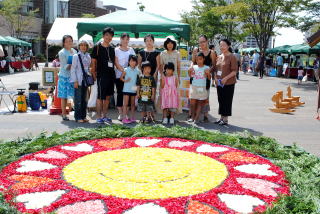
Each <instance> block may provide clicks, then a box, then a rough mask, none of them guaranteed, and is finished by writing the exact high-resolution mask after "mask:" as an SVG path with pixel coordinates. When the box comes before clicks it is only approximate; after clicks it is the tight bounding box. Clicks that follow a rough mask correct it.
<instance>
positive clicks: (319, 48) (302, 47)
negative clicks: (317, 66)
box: [289, 44, 320, 54]
mask: <svg viewBox="0 0 320 214" xmlns="http://www.w3.org/2000/svg"><path fill="white" fill-rule="evenodd" d="M289 53H290V54H314V53H320V44H318V45H315V46H314V47H312V48H310V46H309V45H308V44H299V45H293V46H292V47H291V48H290V49H289Z"/></svg>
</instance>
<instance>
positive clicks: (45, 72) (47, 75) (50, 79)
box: [42, 67, 59, 86]
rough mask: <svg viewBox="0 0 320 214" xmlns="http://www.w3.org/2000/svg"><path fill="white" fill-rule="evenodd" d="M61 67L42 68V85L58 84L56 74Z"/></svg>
mask: <svg viewBox="0 0 320 214" xmlns="http://www.w3.org/2000/svg"><path fill="white" fill-rule="evenodd" d="M58 72H59V68H48V67H44V68H43V69H42V85H43V86H56V76H57V75H58Z"/></svg>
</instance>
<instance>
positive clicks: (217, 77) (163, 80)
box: [57, 28, 239, 125]
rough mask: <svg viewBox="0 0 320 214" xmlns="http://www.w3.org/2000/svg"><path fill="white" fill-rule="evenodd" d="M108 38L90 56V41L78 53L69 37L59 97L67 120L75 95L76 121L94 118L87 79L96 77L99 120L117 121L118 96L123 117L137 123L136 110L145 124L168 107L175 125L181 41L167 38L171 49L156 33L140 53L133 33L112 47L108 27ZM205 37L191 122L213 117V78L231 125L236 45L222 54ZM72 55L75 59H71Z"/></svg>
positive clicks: (195, 63) (197, 60)
mask: <svg viewBox="0 0 320 214" xmlns="http://www.w3.org/2000/svg"><path fill="white" fill-rule="evenodd" d="M102 35H103V39H102V41H101V42H98V43H97V44H96V45H95V46H94V48H93V50H92V53H91V54H89V52H88V50H89V44H88V42H86V41H80V42H79V47H78V50H79V51H78V52H76V50H75V49H73V39H72V37H71V36H69V35H65V36H64V37H63V41H62V43H63V49H62V50H61V51H60V52H59V54H58V55H59V64H60V72H59V74H58V76H59V80H58V87H57V90H58V95H57V96H58V97H59V98H61V108H62V119H63V120H69V118H68V117H67V112H66V106H67V99H68V98H72V97H73V98H74V110H75V115H74V117H75V120H76V121H77V122H79V123H84V122H88V119H87V118H86V116H87V112H86V109H87V90H88V85H87V84H86V82H85V77H86V76H88V75H91V76H92V77H93V79H94V80H95V81H96V83H97V101H96V111H97V123H111V122H112V119H111V118H110V117H109V114H108V109H109V104H110V98H111V96H113V95H114V94H115V88H116V91H117V95H116V107H117V109H118V113H119V116H118V120H120V121H122V122H123V123H125V124H126V123H133V122H135V121H136V119H135V111H136V106H137V111H138V112H141V120H140V121H141V122H143V123H144V122H154V121H155V112H156V111H158V112H159V111H162V115H163V116H162V123H163V124H168V123H169V124H174V123H175V114H176V113H179V112H181V105H180V101H179V99H180V98H179V84H180V83H179V82H180V81H179V80H180V54H179V51H178V50H177V42H176V41H175V40H174V38H173V37H167V38H166V40H165V42H164V48H165V50H164V51H163V52H159V51H158V50H156V49H155V48H154V36H153V35H151V34H149V35H146V36H145V37H144V42H145V48H144V49H143V50H141V51H139V52H138V54H137V55H136V53H135V52H134V50H133V49H132V48H131V47H129V45H128V44H129V40H130V37H129V34H127V33H123V34H122V35H121V40H120V46H119V47H116V48H115V47H113V46H112V45H111V41H112V38H113V36H114V31H113V29H112V28H105V29H104V30H103V32H102ZM208 43H209V42H208V39H207V37H206V36H205V35H201V36H200V37H199V48H195V49H194V51H193V53H192V63H191V66H190V68H189V76H190V93H189V99H190V111H189V118H188V121H189V122H190V123H198V122H199V121H200V117H201V115H203V120H204V121H208V113H209V111H210V105H209V97H210V86H211V80H213V82H214V83H215V85H216V86H217V94H218V102H219V114H220V116H221V117H220V119H219V120H217V121H216V123H217V124H220V125H226V124H228V117H229V116H231V115H232V100H233V94H234V89H235V83H236V75H237V72H238V68H239V64H238V60H237V58H236V56H235V55H234V54H233V53H232V49H231V43H230V42H229V41H228V40H227V39H224V40H221V41H220V50H221V55H219V56H217V54H216V52H215V51H212V50H211V49H210V48H209V44H208ZM70 57H71V58H72V60H70V59H69V58H70Z"/></svg>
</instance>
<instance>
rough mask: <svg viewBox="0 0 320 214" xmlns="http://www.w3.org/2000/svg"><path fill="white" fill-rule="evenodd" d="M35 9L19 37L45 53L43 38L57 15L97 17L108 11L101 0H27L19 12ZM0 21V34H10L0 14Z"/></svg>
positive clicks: (36, 51) (44, 38)
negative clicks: (26, 28)
mask: <svg viewBox="0 0 320 214" xmlns="http://www.w3.org/2000/svg"><path fill="white" fill-rule="evenodd" d="M1 1H2V0H0V2H1ZM35 9H38V12H37V14H36V17H35V18H34V21H33V23H32V25H31V27H30V29H28V30H25V31H24V32H23V33H22V36H21V37H20V39H23V40H26V41H28V42H32V43H33V51H34V53H36V54H37V53H42V54H44V53H45V47H46V44H45V40H46V38H47V36H48V34H49V31H50V29H51V27H52V24H53V22H54V20H55V19H56V18H57V17H64V18H79V17H82V16H83V14H93V15H95V16H96V17H97V16H102V15H105V14H107V13H109V12H108V11H109V10H107V9H106V8H105V7H104V6H103V2H102V1H101V0H29V1H27V2H26V4H25V5H24V6H23V7H22V9H21V13H22V14H23V13H26V12H28V11H32V10H35ZM0 22H1V23H2V25H1V26H0V34H1V35H2V36H10V35H11V34H10V32H9V31H10V30H9V29H6V27H5V19H4V18H3V17H1V16H0Z"/></svg>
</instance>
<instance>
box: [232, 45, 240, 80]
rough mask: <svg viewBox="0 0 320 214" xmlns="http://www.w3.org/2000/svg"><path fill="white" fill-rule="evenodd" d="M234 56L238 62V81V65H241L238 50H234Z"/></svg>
mask: <svg viewBox="0 0 320 214" xmlns="http://www.w3.org/2000/svg"><path fill="white" fill-rule="evenodd" d="M234 55H235V57H236V58H237V61H238V67H239V68H238V73H237V80H239V72H240V64H241V56H240V54H239V50H238V49H235V50H234Z"/></svg>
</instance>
